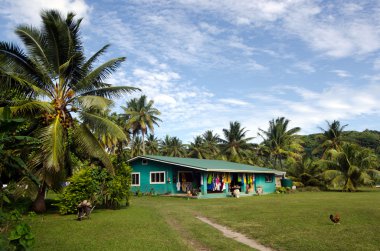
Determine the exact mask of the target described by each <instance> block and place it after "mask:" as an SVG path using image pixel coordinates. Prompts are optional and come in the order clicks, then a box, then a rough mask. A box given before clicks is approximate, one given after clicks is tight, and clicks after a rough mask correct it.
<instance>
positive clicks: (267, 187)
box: [255, 174, 276, 193]
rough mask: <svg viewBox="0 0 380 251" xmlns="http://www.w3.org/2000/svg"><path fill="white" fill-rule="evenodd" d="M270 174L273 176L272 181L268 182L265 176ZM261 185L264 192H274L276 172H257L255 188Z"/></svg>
mask: <svg viewBox="0 0 380 251" xmlns="http://www.w3.org/2000/svg"><path fill="white" fill-rule="evenodd" d="M266 175H270V176H271V177H272V182H266V181H265V176H266ZM258 186H261V187H262V188H263V192H264V193H274V192H276V181H275V175H274V174H255V189H256V190H257V187H258Z"/></svg>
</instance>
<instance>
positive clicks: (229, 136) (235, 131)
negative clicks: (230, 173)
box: [220, 121, 253, 162]
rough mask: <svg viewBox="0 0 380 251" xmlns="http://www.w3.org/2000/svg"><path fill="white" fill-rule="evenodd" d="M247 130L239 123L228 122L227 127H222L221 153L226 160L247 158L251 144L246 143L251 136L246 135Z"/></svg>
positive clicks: (235, 160)
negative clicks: (228, 126)
mask: <svg viewBox="0 0 380 251" xmlns="http://www.w3.org/2000/svg"><path fill="white" fill-rule="evenodd" d="M247 132H248V131H247V130H245V128H244V127H243V128H242V127H241V125H240V123H239V122H237V121H235V122H230V128H229V129H223V135H224V139H220V141H221V149H222V154H224V155H225V156H226V157H227V159H228V160H230V161H234V162H239V161H243V160H244V159H245V158H247V157H248V156H249V155H250V153H251V150H252V145H251V144H250V143H248V142H249V141H250V140H252V139H253V137H248V138H247V137H246V134H247Z"/></svg>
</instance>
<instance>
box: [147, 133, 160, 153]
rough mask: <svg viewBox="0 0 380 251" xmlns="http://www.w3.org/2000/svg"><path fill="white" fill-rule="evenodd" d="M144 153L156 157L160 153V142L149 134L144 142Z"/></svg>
mask: <svg viewBox="0 0 380 251" xmlns="http://www.w3.org/2000/svg"><path fill="white" fill-rule="evenodd" d="M145 145H146V153H147V154H151V155H157V154H158V153H159V151H160V141H159V140H158V138H157V137H155V136H154V135H153V134H149V135H148V137H147V138H146V140H145Z"/></svg>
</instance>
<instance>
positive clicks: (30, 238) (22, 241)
mask: <svg viewBox="0 0 380 251" xmlns="http://www.w3.org/2000/svg"><path fill="white" fill-rule="evenodd" d="M8 239H9V241H10V244H11V245H12V246H14V247H16V250H29V249H30V248H32V247H33V245H34V243H35V238H34V235H33V233H32V230H31V228H30V226H29V225H28V224H26V223H20V224H18V225H17V226H16V228H15V229H13V230H12V231H11V233H10V235H9V237H8Z"/></svg>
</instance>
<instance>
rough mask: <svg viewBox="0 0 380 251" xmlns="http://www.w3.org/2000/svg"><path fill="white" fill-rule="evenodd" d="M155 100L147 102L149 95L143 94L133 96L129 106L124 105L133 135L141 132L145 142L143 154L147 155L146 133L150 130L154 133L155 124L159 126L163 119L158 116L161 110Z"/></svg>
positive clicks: (128, 103)
mask: <svg viewBox="0 0 380 251" xmlns="http://www.w3.org/2000/svg"><path fill="white" fill-rule="evenodd" d="M153 104H154V101H153V100H150V101H149V102H147V97H146V96H145V95H142V96H141V97H140V98H138V99H137V98H133V99H131V100H130V101H128V102H127V106H126V107H124V106H122V108H123V110H124V113H125V115H126V116H128V125H129V127H130V128H131V130H132V133H133V135H134V136H135V135H136V134H137V133H139V132H141V135H142V142H143V154H144V155H145V135H146V134H147V132H148V130H149V131H150V132H151V133H153V132H154V125H157V126H158V121H161V120H160V119H159V118H158V117H157V116H158V115H160V114H161V113H160V111H159V110H157V109H156V108H154V107H153Z"/></svg>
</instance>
